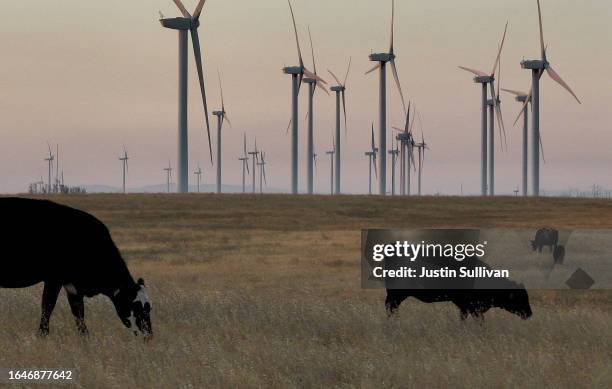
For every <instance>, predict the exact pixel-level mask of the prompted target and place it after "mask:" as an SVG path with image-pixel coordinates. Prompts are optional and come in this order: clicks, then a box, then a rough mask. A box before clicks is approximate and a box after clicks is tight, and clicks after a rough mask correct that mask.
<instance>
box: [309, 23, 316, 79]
mask: <svg viewBox="0 0 612 389" xmlns="http://www.w3.org/2000/svg"><path fill="white" fill-rule="evenodd" d="M308 39H309V40H310V54H311V55H312V70H314V74H317V61H316V60H315V53H314V45H313V44H312V34H311V33H310V26H308Z"/></svg>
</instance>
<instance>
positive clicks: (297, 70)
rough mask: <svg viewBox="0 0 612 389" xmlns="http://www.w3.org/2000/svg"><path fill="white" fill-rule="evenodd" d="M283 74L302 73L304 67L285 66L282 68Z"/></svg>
mask: <svg viewBox="0 0 612 389" xmlns="http://www.w3.org/2000/svg"><path fill="white" fill-rule="evenodd" d="M283 72H285V74H304V69H302V68H301V67H300V66H287V67H284V68H283Z"/></svg>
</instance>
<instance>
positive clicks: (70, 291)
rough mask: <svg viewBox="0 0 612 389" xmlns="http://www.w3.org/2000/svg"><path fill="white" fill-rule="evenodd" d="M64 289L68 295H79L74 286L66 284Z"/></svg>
mask: <svg viewBox="0 0 612 389" xmlns="http://www.w3.org/2000/svg"><path fill="white" fill-rule="evenodd" d="M64 289H65V290H66V293H68V294H72V295H75V294H77V290H76V288H75V287H74V285H73V284H66V285H64Z"/></svg>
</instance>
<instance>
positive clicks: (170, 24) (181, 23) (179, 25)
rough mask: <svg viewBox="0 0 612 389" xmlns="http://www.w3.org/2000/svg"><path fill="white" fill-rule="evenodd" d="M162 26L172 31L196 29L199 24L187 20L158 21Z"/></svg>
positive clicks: (169, 19) (167, 19)
mask: <svg viewBox="0 0 612 389" xmlns="http://www.w3.org/2000/svg"><path fill="white" fill-rule="evenodd" d="M159 22H160V23H161V25H162V26H164V27H166V28H170V29H173V30H190V29H191V28H192V27H198V25H199V24H200V23H199V22H197V21H196V22H195V23H192V20H191V19H188V18H166V19H159ZM194 24H195V25H194Z"/></svg>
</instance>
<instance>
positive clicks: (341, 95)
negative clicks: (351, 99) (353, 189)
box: [327, 58, 351, 194]
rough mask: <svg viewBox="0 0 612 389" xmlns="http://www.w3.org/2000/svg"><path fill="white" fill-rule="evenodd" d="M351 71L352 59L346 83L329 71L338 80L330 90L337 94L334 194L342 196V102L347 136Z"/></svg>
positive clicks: (345, 77)
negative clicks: (348, 86) (347, 88)
mask: <svg viewBox="0 0 612 389" xmlns="http://www.w3.org/2000/svg"><path fill="white" fill-rule="evenodd" d="M350 70H351V58H349V63H348V67H347V69H346V75H345V76H344V82H340V80H339V79H338V77H336V75H335V74H334V73H333V72H332V71H331V70H329V69H328V70H327V71H328V72H329V74H331V75H332V77H333V78H334V80H336V83H337V84H336V85H334V86H332V87H331V88H330V89H331V91H332V92H335V93H336V136H335V139H336V154H335V157H336V164H335V170H334V171H335V173H336V174H335V179H334V182H335V187H334V193H336V194H340V193H341V189H340V187H341V185H340V182H341V179H340V178H341V169H340V166H341V152H342V144H341V143H342V142H341V139H340V100H342V111H343V112H344V132H345V134H346V132H347V130H348V128H347V125H346V97H345V92H346V80H347V78H348V74H349V71H350Z"/></svg>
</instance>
